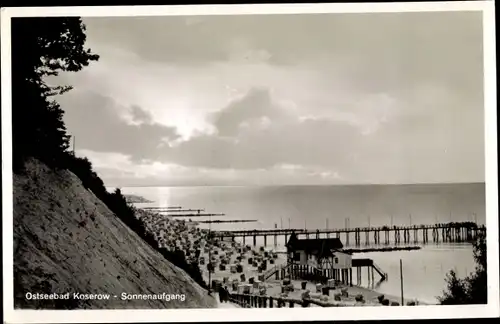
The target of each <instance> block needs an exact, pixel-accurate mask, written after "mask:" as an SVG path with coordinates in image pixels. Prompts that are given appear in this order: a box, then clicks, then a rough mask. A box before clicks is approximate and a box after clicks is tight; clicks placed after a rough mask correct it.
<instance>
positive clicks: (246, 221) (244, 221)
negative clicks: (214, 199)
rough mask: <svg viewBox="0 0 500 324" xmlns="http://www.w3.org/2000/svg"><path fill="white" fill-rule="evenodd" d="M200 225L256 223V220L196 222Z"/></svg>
mask: <svg viewBox="0 0 500 324" xmlns="http://www.w3.org/2000/svg"><path fill="white" fill-rule="evenodd" d="M196 222H197V223H200V224H220V223H256V222H258V220H256V219H228V220H218V219H217V220H206V221H196Z"/></svg>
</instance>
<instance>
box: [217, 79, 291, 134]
mask: <svg viewBox="0 0 500 324" xmlns="http://www.w3.org/2000/svg"><path fill="white" fill-rule="evenodd" d="M290 117H291V116H290V115H289V112H287V111H286V108H285V107H282V106H280V105H279V104H277V103H275V102H273V101H272V99H271V93H270V91H269V89H267V88H252V89H250V91H249V92H248V93H247V94H246V95H245V96H243V97H242V98H239V99H237V100H234V101H233V102H231V103H230V104H229V105H228V106H227V107H225V108H224V109H222V110H219V111H217V112H215V113H213V115H212V116H211V119H212V120H213V124H214V126H215V127H216V129H217V130H218V134H219V135H220V136H235V135H238V134H239V131H240V128H241V127H242V125H243V124H245V126H246V127H251V126H252V125H254V126H258V125H259V124H262V123H266V122H267V123H273V122H274V121H277V122H285V121H286V120H288V119H289V118H290ZM252 122H253V123H252ZM255 122H257V124H255Z"/></svg>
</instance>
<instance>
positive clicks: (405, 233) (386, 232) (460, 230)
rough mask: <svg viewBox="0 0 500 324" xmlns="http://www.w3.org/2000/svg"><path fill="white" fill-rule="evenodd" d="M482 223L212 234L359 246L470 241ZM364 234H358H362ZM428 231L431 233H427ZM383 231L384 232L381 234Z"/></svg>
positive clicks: (483, 229) (243, 231)
mask: <svg viewBox="0 0 500 324" xmlns="http://www.w3.org/2000/svg"><path fill="white" fill-rule="evenodd" d="M485 231H486V227H485V226H484V225H481V226H479V225H477V224H476V223H472V222H458V223H453V222H452V223H439V224H433V225H411V226H378V227H356V228H337V229H316V230H307V229H266V230H257V229H255V230H237V231H217V232H214V236H215V237H219V238H225V237H230V238H232V239H234V238H235V237H241V238H243V243H245V239H246V237H253V245H254V246H255V245H256V242H257V241H256V238H257V237H258V236H259V237H263V238H264V245H267V237H268V236H274V244H275V245H277V236H285V241H286V240H287V238H288V236H289V235H291V234H296V235H297V236H298V237H299V238H300V237H305V238H310V236H313V237H314V238H325V236H326V238H330V235H335V237H337V238H341V236H344V237H345V240H344V241H343V242H344V243H345V244H344V245H346V246H349V245H351V242H350V239H352V236H353V235H354V244H355V245H358V246H359V245H361V241H362V239H361V237H362V236H364V237H365V239H364V243H365V244H371V243H374V244H390V243H395V244H400V243H405V244H408V243H422V244H426V243H429V242H430V241H432V242H434V243H439V242H472V241H474V240H475V239H476V238H477V236H478V235H479V234H480V233H481V232H485ZM363 233H364V235H361V234H363ZM429 233H431V235H429ZM381 234H383V235H381Z"/></svg>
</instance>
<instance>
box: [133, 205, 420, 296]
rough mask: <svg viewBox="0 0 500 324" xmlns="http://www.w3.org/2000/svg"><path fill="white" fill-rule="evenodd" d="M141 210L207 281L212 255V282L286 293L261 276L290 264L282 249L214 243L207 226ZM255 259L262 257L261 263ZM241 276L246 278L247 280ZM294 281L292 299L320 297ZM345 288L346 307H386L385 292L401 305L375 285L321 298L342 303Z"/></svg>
mask: <svg viewBox="0 0 500 324" xmlns="http://www.w3.org/2000/svg"><path fill="white" fill-rule="evenodd" d="M137 210H138V216H139V217H140V218H141V219H142V220H143V221H144V222H145V223H146V227H147V228H148V230H150V231H152V232H153V233H154V236H155V238H156V240H157V241H158V243H159V246H160V248H166V249H169V250H174V249H175V248H177V249H179V250H182V251H183V252H184V254H185V256H186V261H187V262H197V263H198V265H199V268H200V272H201V274H202V277H203V280H204V281H205V282H206V283H207V284H211V283H210V282H209V280H208V279H209V275H208V269H207V265H208V260H209V254H210V257H211V258H212V262H213V264H214V266H215V269H214V271H213V272H212V273H211V275H210V280H211V281H212V282H213V281H214V280H215V281H216V282H219V283H220V284H221V285H223V286H224V285H225V286H226V287H227V288H228V290H229V292H230V293H238V292H240V291H241V290H242V289H243V288H242V287H243V285H246V286H252V288H251V289H250V291H252V292H254V293H256V294H258V288H254V287H260V288H262V287H264V288H265V290H266V293H265V294H266V296H272V297H276V298H277V297H280V296H282V293H281V291H282V290H281V289H282V288H281V282H279V281H276V280H274V278H269V279H268V280H264V281H262V282H260V283H259V280H258V278H259V275H262V274H265V273H266V272H268V271H269V269H271V268H272V267H274V266H278V265H284V264H286V255H284V254H283V253H282V252H280V251H277V250H274V249H273V248H270V247H264V246H259V247H257V246H256V247H251V246H250V245H244V244H242V243H241V242H237V241H222V240H217V239H216V240H214V241H213V244H209V242H208V240H207V237H208V230H207V229H201V228H199V227H198V226H196V225H192V224H189V222H187V221H186V220H179V219H175V218H172V217H168V216H166V215H162V214H159V213H155V212H153V211H150V210H143V209H140V208H138V209H137ZM281 249H282V248H281ZM281 249H280V250H281ZM197 251H198V252H197ZM197 255H198V257H197ZM248 259H252V260H251V261H252V262H249V260H248ZM254 259H256V260H258V261H257V263H256V262H255V261H254ZM262 263H266V265H267V267H266V268H265V269H263V270H261V272H259V269H258V266H259V264H262ZM238 264H240V265H241V269H240V271H241V272H237V271H235V270H234V268H235V267H236V266H237V265H238ZM221 265H222V266H221ZM231 268H233V269H231ZM231 270H233V271H231ZM242 275H244V278H241V276H242ZM250 278H253V280H254V282H257V285H256V284H253V285H251V284H249V280H250ZM241 279H244V281H242V280H241ZM235 280H237V282H238V285H237V288H236V290H234V289H233V287H232V283H233V282H235ZM224 281H225V283H224ZM291 284H292V285H293V287H294V289H293V292H290V293H289V296H290V297H291V298H296V299H301V298H302V297H301V295H302V293H304V292H305V291H306V290H309V292H310V294H311V295H312V296H314V298H319V297H320V296H318V293H317V292H316V285H315V284H314V283H312V282H310V281H308V282H307V284H306V289H305V290H303V289H301V281H300V280H291ZM342 288H344V289H345V288H347V294H348V297H342V298H341V301H340V304H343V305H342V306H363V305H366V306H382V305H381V304H380V302H379V301H378V297H379V296H381V295H383V296H384V298H385V299H388V300H389V302H390V303H398V304H399V303H400V302H401V297H398V296H394V295H388V294H383V293H380V292H377V291H376V290H373V289H371V288H368V287H362V286H356V285H353V286H345V285H339V286H338V288H337V289H335V290H333V291H331V292H330V293H329V295H328V297H326V296H325V297H321V298H322V299H323V301H326V302H332V303H337V304H338V303H339V301H335V300H334V295H335V294H337V295H338V294H339V293H340V291H341V289H342ZM246 289H248V288H246ZM356 295H363V297H364V298H363V299H364V301H365V302H364V303H359V302H356V301H355V296H356ZM325 298H328V300H325ZM337 298H338V297H337ZM410 301H416V303H418V304H419V305H429V304H428V303H422V302H420V301H417V299H415V298H405V304H406V303H408V302H410ZM344 304H345V305H344Z"/></svg>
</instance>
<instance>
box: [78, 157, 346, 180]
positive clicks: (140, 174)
mask: <svg viewBox="0 0 500 324" xmlns="http://www.w3.org/2000/svg"><path fill="white" fill-rule="evenodd" d="M78 155H80V156H86V157H87V158H89V159H90V160H91V161H92V164H93V168H94V170H96V172H98V173H99V175H100V176H101V178H102V179H103V180H104V182H105V183H106V185H107V186H110V187H121V186H179V185H181V186H182V185H193V186H200V185H221V184H223V185H283V184H290V185H292V184H294V185H297V184H299V185H304V184H328V183H331V181H336V182H339V181H342V179H341V177H340V176H339V174H338V172H332V171H331V170H324V169H320V168H308V167H304V166H290V165H277V166H276V167H274V168H272V169H269V170H266V169H248V170H235V169H212V168H190V167H185V166H182V165H178V164H173V163H160V162H151V161H150V162H146V161H142V162H138V161H132V160H131V159H130V158H129V157H128V156H126V155H124V154H120V153H102V152H95V151H91V150H80V151H79V152H78Z"/></svg>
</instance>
